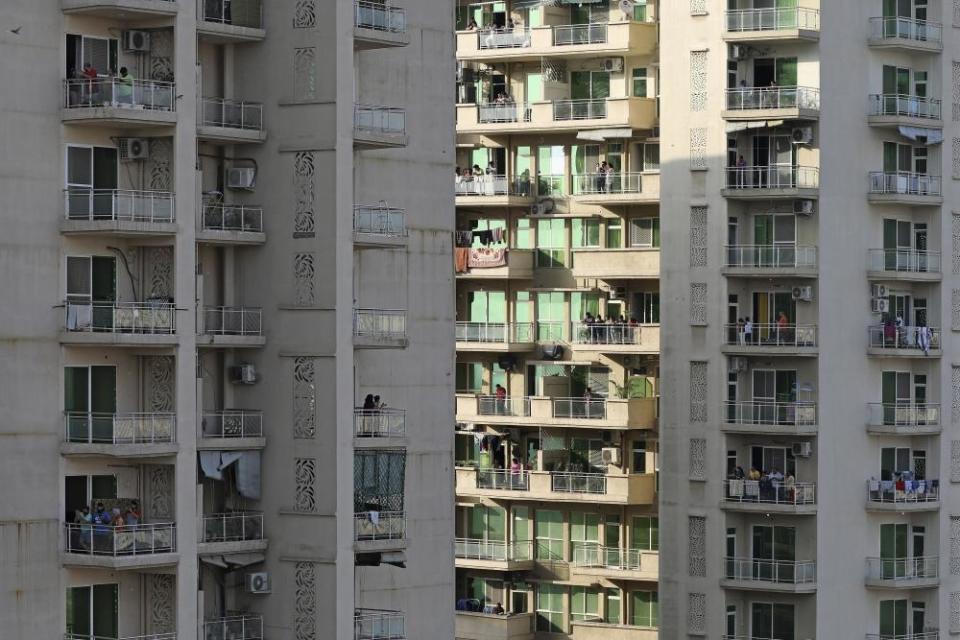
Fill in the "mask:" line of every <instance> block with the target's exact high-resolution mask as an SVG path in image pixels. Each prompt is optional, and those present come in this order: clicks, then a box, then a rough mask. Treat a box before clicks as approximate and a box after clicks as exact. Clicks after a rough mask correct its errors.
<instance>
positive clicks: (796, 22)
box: [727, 7, 820, 32]
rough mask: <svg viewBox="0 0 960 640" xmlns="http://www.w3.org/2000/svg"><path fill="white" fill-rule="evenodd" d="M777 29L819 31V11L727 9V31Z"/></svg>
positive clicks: (803, 8)
mask: <svg viewBox="0 0 960 640" xmlns="http://www.w3.org/2000/svg"><path fill="white" fill-rule="evenodd" d="M779 29H804V30H808V31H819V30H820V11H819V10H818V9H808V8H806V7H789V8H782V9H776V8H773V7H770V8H767V9H731V10H729V11H727V31H735V32H742V31H777V30H779Z"/></svg>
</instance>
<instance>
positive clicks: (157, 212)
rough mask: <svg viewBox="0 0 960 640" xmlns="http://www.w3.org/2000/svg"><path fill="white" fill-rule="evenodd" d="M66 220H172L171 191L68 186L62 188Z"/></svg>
mask: <svg viewBox="0 0 960 640" xmlns="http://www.w3.org/2000/svg"><path fill="white" fill-rule="evenodd" d="M63 195H64V213H65V215H66V218H67V220H113V221H118V222H173V218H174V194H172V193H170V192H169V191H137V190H133V189H93V188H90V187H68V188H67V189H64V191H63Z"/></svg>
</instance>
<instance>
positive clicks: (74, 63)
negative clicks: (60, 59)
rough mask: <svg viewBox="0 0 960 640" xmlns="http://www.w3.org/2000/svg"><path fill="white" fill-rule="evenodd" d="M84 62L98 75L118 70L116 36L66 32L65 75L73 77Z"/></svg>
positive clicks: (102, 75)
mask: <svg viewBox="0 0 960 640" xmlns="http://www.w3.org/2000/svg"><path fill="white" fill-rule="evenodd" d="M86 64H90V66H92V67H93V68H94V69H95V70H96V72H97V75H98V76H100V77H104V76H107V75H110V74H111V73H116V72H117V71H118V70H119V69H118V65H117V40H116V38H93V37H90V36H81V35H74V34H67V67H66V72H67V76H66V77H68V78H72V77H74V75H75V74H76V73H78V72H80V71H82V70H83V68H84V65H86Z"/></svg>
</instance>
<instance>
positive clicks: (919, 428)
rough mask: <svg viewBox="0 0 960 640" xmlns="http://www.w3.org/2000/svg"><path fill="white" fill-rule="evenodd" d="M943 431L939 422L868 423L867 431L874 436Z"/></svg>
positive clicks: (925, 434)
mask: <svg viewBox="0 0 960 640" xmlns="http://www.w3.org/2000/svg"><path fill="white" fill-rule="evenodd" d="M942 431H943V427H941V426H940V425H939V424H930V425H926V424H925V425H894V424H884V425H879V424H868V425H867V433H869V434H870V435H874V436H905V437H912V436H935V435H938V434H939V433H941V432H942Z"/></svg>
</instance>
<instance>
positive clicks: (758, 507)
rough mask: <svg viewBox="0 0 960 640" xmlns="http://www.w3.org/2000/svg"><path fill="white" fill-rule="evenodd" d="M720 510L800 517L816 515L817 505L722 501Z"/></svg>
mask: <svg viewBox="0 0 960 640" xmlns="http://www.w3.org/2000/svg"><path fill="white" fill-rule="evenodd" d="M720 508H721V509H723V510H724V511H739V512H742V513H781V514H793V515H798V516H808V515H816V513H817V505H815V504H798V505H792V504H771V503H769V502H734V501H732V500H721V501H720Z"/></svg>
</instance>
